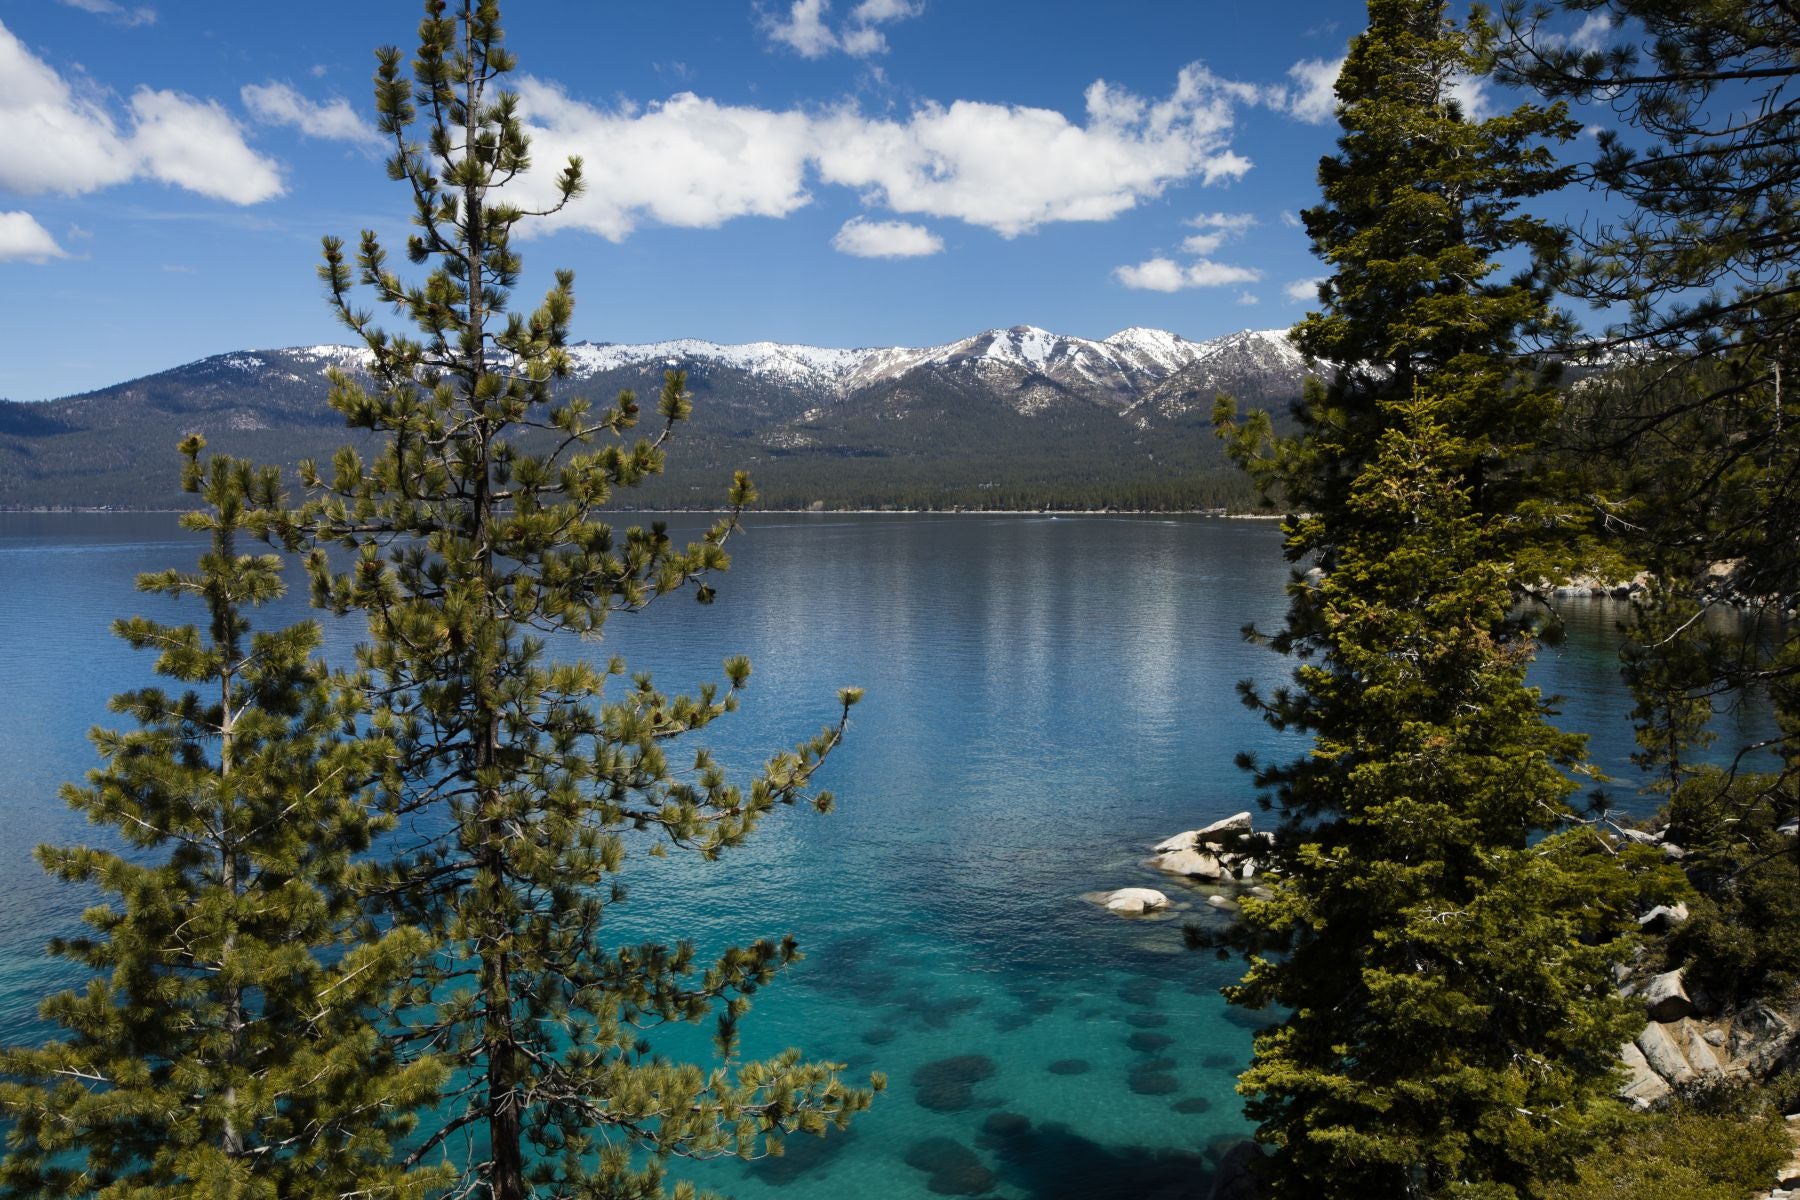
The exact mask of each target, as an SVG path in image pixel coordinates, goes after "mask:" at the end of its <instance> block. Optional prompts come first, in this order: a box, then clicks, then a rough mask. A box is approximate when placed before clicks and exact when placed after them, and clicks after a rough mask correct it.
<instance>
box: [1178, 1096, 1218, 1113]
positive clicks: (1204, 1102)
mask: <svg viewBox="0 0 1800 1200" xmlns="http://www.w3.org/2000/svg"><path fill="white" fill-rule="evenodd" d="M1169 1108H1170V1109H1172V1110H1173V1111H1175V1112H1178V1113H1181V1114H1182V1115H1183V1116H1196V1115H1198V1114H1200V1113H1203V1112H1211V1111H1212V1101H1211V1100H1208V1099H1207V1098H1206V1097H1205V1096H1189V1097H1188V1098H1187V1099H1185V1100H1177V1101H1176V1102H1175V1103H1173V1104H1171V1105H1169Z"/></svg>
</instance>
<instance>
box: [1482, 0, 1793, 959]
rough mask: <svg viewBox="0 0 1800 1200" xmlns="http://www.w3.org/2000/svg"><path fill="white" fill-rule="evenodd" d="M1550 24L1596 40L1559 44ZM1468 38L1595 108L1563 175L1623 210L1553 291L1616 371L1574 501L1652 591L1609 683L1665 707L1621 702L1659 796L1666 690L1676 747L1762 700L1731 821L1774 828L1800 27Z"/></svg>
mask: <svg viewBox="0 0 1800 1200" xmlns="http://www.w3.org/2000/svg"><path fill="white" fill-rule="evenodd" d="M1559 16H1560V17H1563V18H1566V20H1567V21H1569V22H1570V23H1571V26H1570V27H1573V25H1572V23H1573V22H1574V21H1576V20H1580V21H1581V22H1582V23H1583V25H1584V26H1585V27H1587V28H1588V29H1590V30H1595V29H1597V30H1598V31H1599V36H1598V37H1597V38H1596V39H1595V40H1593V41H1591V42H1589V41H1583V42H1580V43H1577V42H1575V41H1572V40H1571V39H1570V38H1568V37H1567V36H1558V35H1559V34H1563V33H1566V30H1556V31H1554V32H1553V31H1552V30H1551V29H1550V28H1549V26H1550V24H1551V23H1552V21H1553V20H1554V19H1555V18H1557V17H1559ZM1489 24H1490V26H1491V30H1490V33H1491V36H1492V37H1493V39H1494V53H1495V60H1496V66H1497V70H1498V75H1499V77H1500V78H1501V79H1502V80H1503V81H1504V82H1507V83H1512V84H1522V85H1525V86H1528V87H1531V88H1534V89H1536V90H1537V91H1539V92H1540V93H1541V94H1543V95H1544V96H1546V97H1549V98H1553V99H1570V100H1579V101H1586V102H1589V103H1591V104H1594V105H1601V104H1604V105H1605V106H1606V107H1607V108H1608V109H1609V110H1610V112H1611V113H1612V114H1613V116H1614V117H1615V118H1616V119H1617V122H1618V125H1619V127H1615V128H1605V127H1603V128H1602V129H1601V130H1600V131H1599V135H1598V138H1597V139H1596V152H1595V154H1594V155H1593V157H1592V159H1591V160H1590V161H1589V162H1588V163H1587V164H1585V166H1584V170H1583V174H1584V176H1585V178H1586V180H1587V181H1588V182H1590V183H1592V184H1594V185H1596V186H1598V187H1600V188H1603V189H1605V191H1606V192H1607V193H1608V194H1609V195H1610V196H1612V197H1613V198H1614V201H1615V204H1621V203H1622V207H1620V208H1617V209H1616V210H1615V213H1614V215H1610V216H1608V217H1606V218H1604V219H1599V220H1594V221H1591V222H1587V223H1585V224H1583V225H1580V226H1575V227H1572V228H1571V229H1570V230H1569V231H1568V232H1569V234H1570V236H1571V238H1572V240H1573V252H1572V253H1570V254H1568V255H1566V256H1561V257H1559V258H1558V259H1556V260H1555V266H1556V268H1557V271H1556V283H1557V286H1558V287H1559V288H1560V289H1561V290H1563V291H1564V292H1566V293H1567V294H1569V295H1570V296H1573V297H1575V298H1578V299H1581V300H1585V301H1587V302H1588V303H1589V304H1591V305H1592V306H1594V307H1595V308H1603V309H1605V310H1606V311H1607V314H1608V321H1609V324H1608V326H1607V327H1606V328H1605V329H1604V330H1603V332H1602V334H1601V336H1600V337H1599V338H1598V339H1596V340H1594V341H1591V342H1589V343H1588V344H1587V345H1585V346H1576V347H1573V349H1575V350H1577V351H1581V350H1590V351H1591V350H1593V349H1596V348H1611V349H1614V350H1621V351H1622V353H1620V354H1615V355H1613V356H1612V357H1611V359H1610V360H1609V361H1607V362H1606V363H1605V364H1604V365H1605V367H1606V373H1605V377H1604V378H1603V379H1601V380H1598V381H1596V382H1595V383H1594V384H1592V385H1591V386H1588V387H1586V388H1584V389H1583V395H1582V397H1581V399H1582V404H1583V411H1582V412H1581V414H1580V417H1581V419H1580V420H1579V421H1571V422H1568V423H1567V426H1566V428H1565V429H1564V431H1563V432H1564V437H1565V446H1564V448H1565V450H1566V451H1567V452H1568V453H1569V454H1570V455H1571V457H1572V458H1573V459H1574V460H1575V461H1577V462H1579V463H1581V464H1582V466H1583V468H1584V473H1585V478H1584V480H1583V484H1584V490H1585V492H1586V494H1588V495H1590V496H1592V497H1593V498H1594V501H1595V503H1596V504H1597V506H1598V507H1599V508H1601V510H1602V511H1604V512H1605V513H1606V514H1607V516H1608V517H1609V519H1610V520H1611V522H1612V526H1613V531H1614V535H1615V537H1616V538H1617V540H1618V541H1619V542H1620V543H1621V544H1622V545H1624V546H1625V548H1626V551H1627V553H1629V554H1630V555H1631V557H1632V558H1633V559H1635V560H1636V561H1637V562H1638V563H1639V564H1641V565H1642V566H1644V567H1646V568H1648V569H1649V570H1650V571H1651V572H1653V573H1655V574H1656V575H1657V576H1658V577H1659V578H1660V579H1661V580H1662V581H1663V582H1662V586H1661V587H1660V588H1658V589H1657V591H1656V592H1655V594H1654V595H1652V596H1651V597H1649V598H1648V600H1649V604H1647V605H1646V606H1645V607H1644V609H1643V612H1642V616H1643V621H1642V622H1641V624H1640V628H1639V630H1638V635H1637V637H1636V642H1637V649H1636V650H1635V651H1634V655H1633V661H1632V663H1631V671H1632V673H1633V678H1634V679H1635V680H1643V681H1645V682H1647V683H1649V684H1652V685H1656V686H1663V688H1664V690H1663V691H1662V692H1661V694H1660V698H1659V697H1658V696H1657V695H1652V694H1651V693H1649V692H1645V691H1643V690H1642V689H1640V693H1639V694H1640V707H1641V709H1642V710H1643V715H1645V716H1646V717H1647V718H1648V724H1646V725H1645V726H1644V732H1645V735H1646V736H1647V737H1648V738H1649V739H1651V740H1654V741H1656V742H1657V743H1658V744H1659V746H1660V751H1661V754H1662V756H1663V757H1662V762H1661V764H1660V768H1661V770H1662V771H1663V773H1664V776H1665V778H1666V779H1670V780H1672V779H1674V778H1675V777H1677V776H1680V775H1681V774H1682V772H1683V770H1684V765H1685V766H1691V765H1692V763H1691V761H1688V762H1686V763H1685V764H1684V759H1683V748H1684V746H1686V745H1687V744H1688V742H1689V741H1691V738H1689V737H1685V736H1682V737H1676V736H1671V735H1672V734H1673V733H1675V732H1676V731H1677V729H1676V727H1672V726H1671V724H1670V720H1669V718H1670V717H1671V716H1672V715H1675V714H1672V713H1671V711H1670V710H1669V709H1668V707H1667V701H1669V700H1670V699H1671V698H1672V697H1671V696H1670V693H1669V692H1668V691H1667V689H1666V684H1667V683H1668V681H1669V680H1670V679H1672V678H1678V679H1680V680H1681V681H1682V683H1681V687H1682V689H1683V690H1684V692H1685V693H1686V700H1685V701H1681V700H1679V698H1675V699H1676V703H1677V708H1678V709H1680V708H1682V707H1685V708H1686V710H1687V711H1688V712H1689V713H1690V719H1689V720H1688V721H1687V725H1688V726H1689V727H1690V728H1691V731H1692V732H1694V733H1698V732H1699V729H1700V725H1702V724H1703V722H1698V723H1697V722H1695V721H1694V720H1692V719H1691V714H1694V713H1696V712H1697V711H1698V709H1699V708H1701V707H1709V706H1710V703H1711V702H1712V700H1713V699H1716V698H1719V697H1723V696H1728V695H1731V694H1733V693H1736V694H1739V695H1741V694H1743V693H1745V692H1754V693H1758V694H1760V695H1761V696H1763V697H1766V698H1767V700H1768V701H1769V702H1770V703H1771V704H1772V706H1773V707H1774V709H1775V712H1776V716H1777V719H1778V722H1779V725H1780V732H1779V736H1778V738H1777V739H1776V740H1775V741H1774V743H1773V745H1771V746H1765V747H1762V749H1772V750H1774V751H1775V752H1776V754H1777V755H1778V757H1779V759H1780V770H1779V771H1778V772H1777V773H1776V774H1775V775H1774V776H1773V777H1772V778H1770V779H1768V780H1766V781H1765V783H1766V786H1762V787H1757V788H1747V789H1732V790H1733V791H1735V793H1736V794H1738V795H1740V796H1741V797H1743V799H1744V800H1745V802H1746V803H1747V804H1748V805H1749V806H1750V807H1748V808H1745V809H1742V810H1740V811H1739V813H1738V814H1737V816H1738V818H1740V819H1743V820H1747V821H1748V820H1751V819H1752V816H1753V814H1752V812H1751V808H1754V807H1758V806H1765V807H1767V808H1768V809H1769V811H1770V812H1772V813H1773V814H1775V817H1776V820H1777V823H1779V822H1780V821H1781V820H1783V819H1789V818H1792V817H1793V816H1794V815H1795V814H1796V813H1800V637H1796V636H1795V626H1794V624H1793V622H1791V621H1788V620H1784V619H1783V618H1782V615H1781V614H1782V613H1783V611H1784V610H1791V609H1792V608H1793V606H1794V605H1795V603H1796V602H1797V601H1800V538H1796V537H1795V536H1794V530H1795V529H1796V527H1800V422H1796V421H1795V420H1794V419H1793V411H1794V405H1793V395H1794V391H1795V380H1796V379H1800V266H1797V265H1796V263H1797V262H1800V96H1797V95H1796V94H1795V89H1794V83H1795V81H1796V79H1797V78H1800V53H1797V48H1800V10H1796V9H1795V7H1794V6H1793V5H1791V4H1781V3H1777V4H1770V3H1766V2H1762V0H1708V2H1707V3H1705V4H1692V3H1671V2H1670V0H1558V2H1557V3H1555V4H1546V3H1535V2H1533V3H1525V2H1521V0H1506V2H1505V3H1503V4H1501V5H1500V6H1499V7H1498V11H1497V12H1495V13H1494V14H1493V15H1491V16H1490V17H1489ZM1621 358H1624V359H1627V360H1628V365H1621V363H1620V361H1619V360H1620V359H1621ZM1719 564H1725V565H1726V566H1728V567H1729V568H1730V570H1729V573H1727V574H1720V573H1719V572H1718V570H1716V569H1715V568H1716V567H1717V566H1718V565H1719ZM1715 605H1730V606H1733V607H1747V608H1750V609H1752V610H1757V611H1755V613H1754V615H1756V616H1758V617H1759V618H1760V619H1759V620H1758V621H1756V622H1755V623H1754V624H1750V623H1746V625H1745V627H1744V636H1740V637H1727V636H1721V634H1720V631H1719V630H1716V629H1712V630H1709V629H1707V628H1706V627H1705V625H1704V623H1702V622H1699V621H1690V620H1689V619H1688V618H1689V617H1690V616H1691V615H1692V610H1693V609H1694V608H1695V607H1696V606H1698V607H1701V608H1706V607H1712V606H1715ZM1676 724H1677V726H1679V724H1680V722H1679V721H1678V722H1677V723H1676ZM1738 749H1743V748H1738ZM1755 819H1756V820H1758V821H1760V820H1761V819H1762V817H1761V815H1756V816H1755ZM1791 849H1792V852H1793V853H1794V854H1795V855H1796V856H1797V857H1796V861H1797V862H1800V842H1796V843H1795V844H1794V845H1793V846H1792V848H1791ZM1797 965H1800V964H1797Z"/></svg>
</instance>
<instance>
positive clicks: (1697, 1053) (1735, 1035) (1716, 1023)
mask: <svg viewBox="0 0 1800 1200" xmlns="http://www.w3.org/2000/svg"><path fill="white" fill-rule="evenodd" d="M1668 974H1669V975H1678V974H1679V972H1674V971H1671V972H1669V973H1668ZM1657 978H1659V979H1664V978H1667V976H1658V977H1657ZM1795 1055H1800V1012H1795V1013H1789V1014H1786V1015H1784V1014H1782V1013H1779V1012H1777V1011H1775V1010H1774V1009H1773V1008H1771V1007H1769V1005H1767V1004H1763V1003H1757V1004H1752V1005H1749V1006H1748V1007H1746V1008H1741V1009H1738V1010H1737V1011H1736V1012H1733V1013H1729V1014H1727V1015H1724V1016H1721V1017H1718V1018H1717V1019H1707V1018H1703V1017H1693V1016H1686V1015H1684V1016H1682V1017H1679V1018H1676V1019H1672V1020H1668V1021H1654V1020H1653V1021H1651V1022H1650V1023H1649V1024H1647V1025H1645V1026H1644V1031H1643V1032H1642V1033H1640V1034H1638V1036H1637V1040H1636V1041H1635V1042H1631V1043H1627V1044H1626V1045H1625V1046H1623V1047H1622V1048H1621V1049H1620V1051H1619V1060H1620V1062H1621V1064H1622V1065H1623V1066H1624V1068H1625V1073H1626V1079H1625V1084H1624V1086H1623V1087H1621V1088H1620V1089H1619V1095H1620V1096H1621V1097H1623V1098H1624V1099H1626V1100H1629V1101H1630V1102H1631V1103H1632V1104H1633V1105H1634V1106H1635V1107H1637V1108H1651V1107H1653V1106H1655V1105H1657V1104H1660V1103H1661V1102H1662V1101H1663V1100H1665V1099H1667V1098H1668V1097H1669V1096H1670V1095H1671V1094H1672V1092H1673V1091H1674V1089H1676V1088H1680V1087H1685V1086H1687V1085H1689V1084H1693V1083H1699V1082H1704V1081H1705V1080H1708V1079H1744V1078H1763V1077H1766V1076H1768V1075H1769V1074H1771V1073H1772V1072H1774V1071H1775V1070H1776V1069H1777V1068H1778V1067H1779V1066H1780V1065H1781V1064H1782V1063H1783V1062H1785V1061H1787V1060H1788V1059H1790V1058H1791V1057H1793V1056H1795Z"/></svg>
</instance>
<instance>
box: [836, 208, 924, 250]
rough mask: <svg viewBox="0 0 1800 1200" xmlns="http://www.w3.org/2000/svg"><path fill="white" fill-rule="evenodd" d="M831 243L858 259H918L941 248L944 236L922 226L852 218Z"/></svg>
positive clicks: (837, 248)
mask: <svg viewBox="0 0 1800 1200" xmlns="http://www.w3.org/2000/svg"><path fill="white" fill-rule="evenodd" d="M831 245H832V248H833V249H834V250H838V251H840V252H842V253H844V254H852V255H855V256H856V257H857V258H918V257H921V256H923V255H928V254H936V253H938V252H939V251H941V250H942V249H943V248H944V239H943V238H941V237H939V236H938V235H937V234H935V233H933V232H931V230H929V229H927V228H925V227H924V226H923V225H912V224H909V223H907V222H905V221H868V220H864V219H863V218H862V217H852V218H851V219H850V220H848V221H845V222H844V227H843V228H842V229H840V230H838V231H837V236H836V237H834V238H832V239H831Z"/></svg>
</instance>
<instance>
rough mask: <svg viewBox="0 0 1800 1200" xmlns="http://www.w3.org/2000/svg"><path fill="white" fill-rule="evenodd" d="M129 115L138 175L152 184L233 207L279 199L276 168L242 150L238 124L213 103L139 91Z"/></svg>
mask: <svg viewBox="0 0 1800 1200" xmlns="http://www.w3.org/2000/svg"><path fill="white" fill-rule="evenodd" d="M131 113H132V116H133V118H134V119H135V121H136V125H137V128H136V131H135V132H134V133H133V135H132V146H133V148H134V149H135V150H136V151H137V153H138V158H139V167H138V169H139V170H140V171H142V172H143V173H144V174H146V175H149V176H150V177H151V178H153V179H160V180H162V181H163V182H164V183H172V184H174V185H175V186H176V187H182V188H186V189H187V190H188V191H190V192H199V193H200V194H201V195H202V196H212V197H214V198H215V199H219V200H228V201H230V202H231V203H233V204H255V203H257V202H258V201H261V200H267V199H269V198H270V197H273V196H279V195H281V192H282V187H281V175H280V173H279V172H278V171H277V170H276V169H275V164H274V163H272V162H270V161H269V160H268V159H266V158H263V157H262V156H261V155H259V154H257V153H256V152H255V151H253V150H251V149H250V147H248V146H246V145H245V144H244V138H243V133H242V131H241V130H240V129H239V128H238V125H237V122H236V121H233V120H232V119H231V117H230V116H228V115H227V114H226V112H225V110H224V109H223V108H221V107H219V104H218V102H217V101H215V100H195V99H193V98H192V97H191V96H183V95H181V94H180V93H179V92H158V91H151V90H150V89H149V88H139V89H138V90H137V92H136V93H135V94H134V95H133V96H132V97H131Z"/></svg>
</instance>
